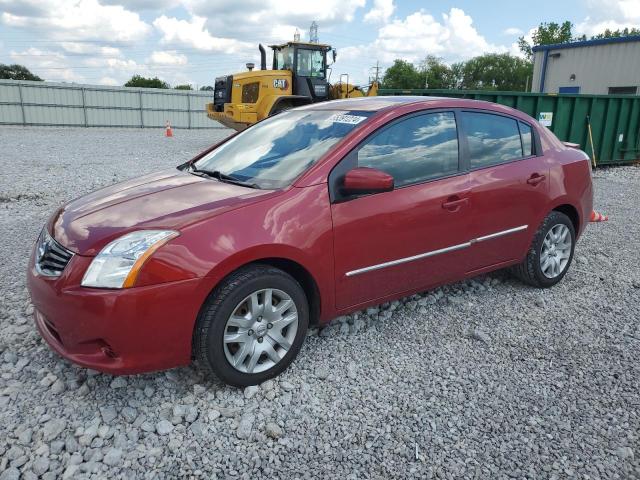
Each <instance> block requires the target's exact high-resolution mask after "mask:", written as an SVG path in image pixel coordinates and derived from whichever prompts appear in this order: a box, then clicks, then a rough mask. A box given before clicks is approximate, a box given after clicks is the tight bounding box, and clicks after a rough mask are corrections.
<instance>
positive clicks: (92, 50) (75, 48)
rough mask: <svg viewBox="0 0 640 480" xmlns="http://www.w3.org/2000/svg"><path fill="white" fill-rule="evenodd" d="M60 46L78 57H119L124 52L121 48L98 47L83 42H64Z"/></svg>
mask: <svg viewBox="0 0 640 480" xmlns="http://www.w3.org/2000/svg"><path fill="white" fill-rule="evenodd" d="M60 46H61V47H62V48H63V49H64V50H65V51H67V52H69V53H73V54H77V55H97V56H103V57H119V56H121V55H122V52H121V51H120V49H119V48H116V47H109V46H102V45H96V44H94V43H83V42H62V43H60Z"/></svg>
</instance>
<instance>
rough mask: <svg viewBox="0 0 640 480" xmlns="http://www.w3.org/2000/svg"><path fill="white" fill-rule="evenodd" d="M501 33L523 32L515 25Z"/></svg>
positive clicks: (514, 33)
mask: <svg viewBox="0 0 640 480" xmlns="http://www.w3.org/2000/svg"><path fill="white" fill-rule="evenodd" d="M502 33H504V34H505V35H522V34H523V33H524V32H523V31H522V30H520V29H519V28H517V27H509V28H507V29H506V30H505V31H504V32H502Z"/></svg>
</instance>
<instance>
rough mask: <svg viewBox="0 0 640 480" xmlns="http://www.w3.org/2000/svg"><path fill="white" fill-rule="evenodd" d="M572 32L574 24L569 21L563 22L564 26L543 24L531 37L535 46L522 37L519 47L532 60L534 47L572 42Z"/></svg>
mask: <svg viewBox="0 0 640 480" xmlns="http://www.w3.org/2000/svg"><path fill="white" fill-rule="evenodd" d="M572 30H573V24H572V23H571V22H570V21H568V20H567V21H565V22H562V24H558V23H555V22H549V23H546V22H543V23H541V24H540V25H539V26H538V28H536V29H535V31H534V32H533V34H532V35H531V38H532V40H533V45H531V44H530V43H529V42H527V41H526V40H525V38H524V37H520V38H519V39H518V46H519V47H520V51H521V52H522V53H524V54H525V56H526V57H527V58H528V59H531V58H533V47H536V46H538V45H553V44H556V43H569V42H571V41H572V40H573V33H572Z"/></svg>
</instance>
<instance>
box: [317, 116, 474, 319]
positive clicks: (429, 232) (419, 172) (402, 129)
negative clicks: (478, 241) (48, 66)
mask: <svg viewBox="0 0 640 480" xmlns="http://www.w3.org/2000/svg"><path fill="white" fill-rule="evenodd" d="M458 143H459V142H458V136H457V130H456V120H455V114H454V113H453V112H450V111H442V112H434V113H422V114H418V115H412V116H410V117H405V118H403V119H400V120H398V121H396V122H394V123H392V124H391V125H389V126H386V127H383V128H382V129H381V130H378V131H377V132H376V133H374V134H373V135H372V136H370V137H369V138H368V139H367V140H365V141H364V142H363V143H362V144H361V145H360V146H359V147H358V148H356V149H355V150H354V151H352V152H351V153H350V154H349V155H348V156H347V157H346V158H344V159H343V160H342V162H341V163H340V164H339V165H338V166H337V167H336V168H335V169H334V171H333V172H332V173H331V175H330V177H329V184H330V189H331V195H332V206H331V214H332V219H333V229H334V252H335V275H336V305H337V308H345V307H348V306H354V305H358V304H361V303H364V302H367V301H370V300H374V299H379V298H382V297H384V296H387V295H392V294H398V293H402V292H406V291H408V290H413V289H420V288H426V287H428V286H430V285H434V284H436V283H440V282H443V281H448V280H450V279H453V278H456V277H459V276H463V275H464V272H465V271H466V269H467V268H468V253H467V250H468V248H466V247H468V242H467V241H466V238H467V233H466V232H467V230H468V224H467V221H468V213H469V202H468V194H469V177H468V175H467V174H465V173H463V172H461V169H460V165H459V149H458ZM356 167H371V168H376V169H379V170H383V171H385V172H387V173H389V174H391V175H392V176H393V177H394V181H395V189H394V190H393V191H390V192H384V193H377V194H371V195H366V196H360V197H357V198H350V197H343V196H341V194H340V189H339V187H340V181H341V178H342V177H343V176H344V174H345V173H346V172H347V171H348V170H350V169H352V168H356Z"/></svg>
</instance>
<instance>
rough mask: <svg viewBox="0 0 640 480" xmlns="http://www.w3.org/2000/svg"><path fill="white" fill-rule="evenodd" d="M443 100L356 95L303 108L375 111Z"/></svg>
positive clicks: (439, 98) (416, 96) (437, 98)
mask: <svg viewBox="0 0 640 480" xmlns="http://www.w3.org/2000/svg"><path fill="white" fill-rule="evenodd" d="M436 100H444V98H443V97H421V96H418V95H413V96H409V95H406V96H388V97H386V96H383V97H357V98H343V99H341V100H329V101H327V102H319V103H312V104H309V105H305V106H304V107H302V108H301V109H304V110H360V111H366V112H377V111H379V110H383V109H385V108H388V107H393V106H399V105H405V104H407V103H417V102H429V101H436Z"/></svg>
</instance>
